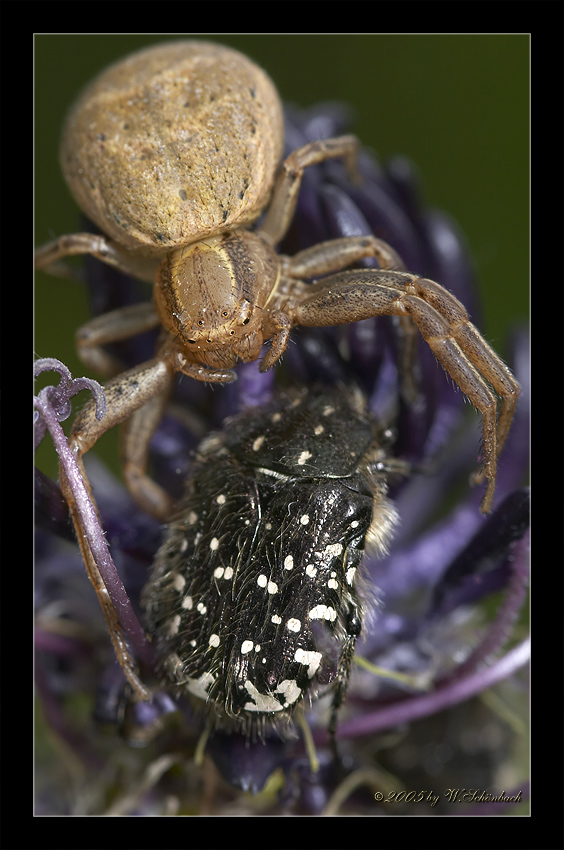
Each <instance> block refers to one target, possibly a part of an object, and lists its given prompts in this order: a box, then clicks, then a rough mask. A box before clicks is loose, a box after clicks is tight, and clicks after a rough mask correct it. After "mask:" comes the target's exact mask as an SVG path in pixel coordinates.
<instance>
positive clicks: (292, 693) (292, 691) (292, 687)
mask: <svg viewBox="0 0 564 850" xmlns="http://www.w3.org/2000/svg"><path fill="white" fill-rule="evenodd" d="M301 692H302V689H301V688H300V687H299V685H298V684H297V682H296V680H295V679H284V681H283V682H280V684H279V685H278V687H277V688H276V693H277V694H284V697H285V700H284V708H287V707H288V706H289V705H292V703H293V702H296V700H297V699H299V697H300V694H301Z"/></svg>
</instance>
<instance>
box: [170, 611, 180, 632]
mask: <svg viewBox="0 0 564 850" xmlns="http://www.w3.org/2000/svg"><path fill="white" fill-rule="evenodd" d="M180 619H181V618H180V614H175V615H174V617H172V618H171V619H170V620H169V621H168V624H167V634H168V636H169V637H174V635H177V634H178V629H179V628H180Z"/></svg>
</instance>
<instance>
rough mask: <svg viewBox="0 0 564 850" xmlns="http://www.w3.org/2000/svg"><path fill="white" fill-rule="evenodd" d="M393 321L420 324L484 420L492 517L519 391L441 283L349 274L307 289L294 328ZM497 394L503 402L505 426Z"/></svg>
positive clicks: (486, 504)
mask: <svg viewBox="0 0 564 850" xmlns="http://www.w3.org/2000/svg"><path fill="white" fill-rule="evenodd" d="M385 315H388V316H410V317H411V319H413V321H414V322H415V324H416V325H417V327H418V328H419V330H420V331H421V335H422V336H423V339H424V340H425V342H426V343H427V344H428V345H429V347H430V348H431V350H432V351H433V353H434V354H435V356H436V358H437V360H438V361H439V362H440V363H441V365H442V366H443V367H444V368H445V370H446V371H447V372H448V374H449V375H450V376H451V377H452V379H453V380H454V381H455V383H457V384H458V386H459V387H460V389H461V390H462V391H463V392H464V393H465V395H466V396H467V397H468V399H469V400H470V401H471V402H472V404H473V405H474V406H475V407H476V408H477V409H478V410H479V411H480V413H481V414H482V418H483V439H484V463H483V469H482V471H481V472H480V473H479V474H478V476H476V479H475V480H476V481H480V480H482V478H486V479H487V485H486V492H485V494H484V497H483V499H482V503H481V506H480V507H481V510H482V512H483V513H488V512H489V511H490V509H491V505H492V501H493V495H494V490H495V480H496V472H497V458H498V455H499V452H500V451H501V448H502V446H503V443H504V442H505V439H506V437H507V434H508V432H509V427H510V425H511V421H512V419H513V414H514V412H515V405H516V404H517V398H518V396H519V384H518V383H517V381H516V380H515V378H514V377H513V375H512V374H511V371H510V370H509V368H508V367H507V366H506V365H505V364H504V363H503V361H502V360H501V359H500V358H499V357H498V355H497V354H496V353H495V351H493V349H492V348H490V346H489V345H488V344H487V342H486V341H485V340H484V339H483V337H482V336H481V335H480V333H479V332H478V331H477V329H476V328H475V327H474V326H473V325H472V324H471V323H470V321H469V319H468V314H467V312H466V310H465V308H464V306H463V305H462V304H461V303H460V301H458V300H457V299H456V298H455V297H454V296H453V295H451V294H450V293H449V292H447V291H446V290H445V289H443V287H441V286H439V284H437V283H434V281H431V280H426V279H424V278H419V277H417V276H416V275H413V274H409V273H406V272H393V271H378V270H374V271H372V270H367V271H349V272H341V273H339V274H336V275H331V276H330V277H327V278H325V279H324V280H322V281H319V282H318V283H315V284H312V285H311V286H309V287H307V289H306V291H305V293H304V297H303V299H302V300H301V301H300V302H299V303H298V304H296V305H295V307H294V309H293V314H292V320H293V323H294V324H298V325H305V326H309V327H321V326H327V325H341V324H348V323H349V322H358V321H360V320H362V319H368V318H372V317H373V316H385ZM492 389H493V390H494V392H492ZM495 393H497V394H498V395H499V396H500V397H501V409H500V413H499V418H498V417H497V399H496V395H495Z"/></svg>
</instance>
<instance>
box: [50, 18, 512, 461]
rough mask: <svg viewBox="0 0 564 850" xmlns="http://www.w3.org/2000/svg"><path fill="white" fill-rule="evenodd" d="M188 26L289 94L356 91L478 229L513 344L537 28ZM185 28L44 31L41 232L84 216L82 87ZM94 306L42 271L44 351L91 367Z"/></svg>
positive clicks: (375, 141)
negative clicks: (79, 148) (68, 174)
mask: <svg viewBox="0 0 564 850" xmlns="http://www.w3.org/2000/svg"><path fill="white" fill-rule="evenodd" d="M187 35H188V37H191V36H192V35H194V37H197V38H207V39H211V40H216V41H220V42H222V43H224V44H229V45H232V46H233V47H236V48H237V49H239V50H241V51H242V52H244V53H246V54H247V55H248V56H250V57H251V58H252V59H254V60H255V61H257V62H258V63H259V64H260V65H262V66H263V67H264V68H265V69H266V70H267V71H268V73H269V74H270V76H271V77H272V79H273V80H274V82H275V83H276V85H277V86H278V89H279V91H280V94H281V96H282V98H283V100H285V101H290V102H294V103H296V104H298V105H301V106H309V105H311V104H313V103H315V102H317V101H320V100H342V101H345V102H347V103H349V104H351V105H352V106H353V107H354V109H355V111H356V122H355V125H354V127H353V128H352V129H353V130H354V132H356V133H357V135H358V136H359V137H360V139H361V141H362V142H363V144H365V145H367V146H369V147H371V148H372V149H373V150H374V151H375V152H376V153H377V155H378V157H379V158H381V159H382V160H386V159H387V158H388V157H390V156H392V155H394V154H398V153H401V154H404V155H407V156H408V157H410V158H411V159H412V160H413V161H414V162H415V163H416V165H417V166H418V168H419V170H420V173H421V175H422V179H423V187H424V191H425V197H426V200H427V202H428V203H429V204H430V205H432V206H434V207H438V208H441V209H443V210H444V211H446V212H448V213H450V214H451V215H452V216H453V217H454V218H455V219H456V220H457V221H458V223H459V225H460V227H461V229H462V231H463V232H464V233H465V235H466V237H467V240H468V244H469V247H470V250H471V252H472V256H473V260H474V263H475V267H476V270H477V274H478V280H479V284H480V287H481V291H482V297H483V302H484V323H483V326H482V327H481V330H482V331H483V333H484V335H485V336H486V338H487V339H488V340H489V341H490V342H491V343H492V344H493V346H494V347H495V348H496V349H497V350H499V351H500V353H502V354H503V353H506V348H505V340H506V335H507V331H508V329H509V328H511V327H513V326H514V325H515V324H516V323H518V322H523V321H527V317H528V307H529V37H528V35H512V34H509V35H504V34H493V35H488V34H477V35H471V34H462V35H457V34H454V35H418V34H411V35H410V34H399V35H388V34H383V35H378V34H373V35H339V34H333V35H315V34H303V35H296V34H289V35H278V34H275V35H262V34H260V35H232V34H223V35H216V34H211V35H210V34H207V33H204V34H200V33H198V34H187ZM179 37H184V34H178V33H176V34H173V35H163V34H159V35H150V34H144V35H129V34H117V35H108V34H102V35H89V34H88V35H36V36H35V116H36V124H35V177H36V181H35V185H36V194H35V241H36V244H38V245H39V244H42V243H43V242H46V241H48V240H50V239H52V238H54V237H55V236H59V235H62V234H64V233H70V232H73V231H75V230H77V229H78V227H79V213H78V210H77V208H76V206H75V204H74V202H73V200H72V198H71V196H70V194H69V192H68V190H67V188H66V186H65V184H64V182H63V179H62V176H61V173H60V169H59V164H58V141H59V134H60V130H61V125H62V122H63V118H64V115H65V112H66V110H67V109H68V107H69V106H70V104H71V103H72V101H73V99H74V98H75V96H76V95H77V94H78V92H79V91H80V89H81V88H82V87H83V85H84V84H86V83H87V82H88V81H89V80H90V79H91V78H92V77H93V76H94V75H95V74H96V73H97V72H98V71H100V70H101V69H103V68H104V67H105V66H107V65H108V64H109V63H110V62H113V61H115V60H117V59H119V58H121V57H123V56H125V55H126V54H127V53H130V52H132V51H134V50H137V49H139V48H142V47H145V46H147V45H150V44H154V43H157V42H162V41H165V40H167V39H175V38H179ZM87 319H88V313H87V310H86V305H85V300H84V298H83V296H82V293H81V291H80V287H79V286H78V285H77V284H75V283H72V282H69V281H58V280H56V279H55V278H53V277H50V276H47V275H44V274H37V277H36V286H35V353H36V355H37V356H39V357H47V356H49V357H58V358H60V359H61V360H63V361H64V362H65V363H66V364H67V365H68V366H69V368H70V369H71V371H72V372H73V374H74V375H76V376H79V375H83V374H84V373H85V367H84V366H83V365H82V364H81V363H80V361H78V358H77V357H76V355H75V352H74V343H73V334H74V330H75V329H76V327H78V326H79V325H80V324H81V323H82V322H84V321H86V320H87ZM93 377H95V376H93ZM80 398H82V396H81V397H80ZM104 440H106V438H104ZM53 455H54V452H53V450H52V449H51V450H50V451H49V449H48V448H43V449H42V452H41V455H40V457H39V462H40V465H41V466H43V468H45V469H46V471H48V472H50V473H54V470H55V462H54V457H53Z"/></svg>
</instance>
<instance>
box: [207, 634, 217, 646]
mask: <svg viewBox="0 0 564 850" xmlns="http://www.w3.org/2000/svg"><path fill="white" fill-rule="evenodd" d="M208 643H209V645H210V646H219V635H210V639H209V641H208Z"/></svg>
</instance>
